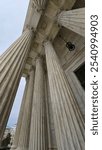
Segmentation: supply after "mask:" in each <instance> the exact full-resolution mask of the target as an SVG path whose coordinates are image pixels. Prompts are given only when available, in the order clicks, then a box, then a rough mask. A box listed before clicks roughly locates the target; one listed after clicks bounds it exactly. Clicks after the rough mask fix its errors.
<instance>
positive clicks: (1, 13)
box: [0, 0, 29, 127]
mask: <svg viewBox="0 0 102 150" xmlns="http://www.w3.org/2000/svg"><path fill="white" fill-rule="evenodd" d="M28 4H29V0H3V1H0V55H1V54H2V53H3V52H4V51H5V50H6V49H7V48H8V47H9V46H10V45H11V44H12V43H13V42H14V41H15V40H16V39H17V38H18V37H19V36H20V35H21V34H22V30H23V25H24V21H25V17H26V13H27V8H28ZM24 87H25V79H24V78H22V79H21V82H20V86H19V88H18V92H17V94H16V98H15V102H14V105H13V109H12V111H11V115H10V118H9V121H8V125H7V126H10V127H11V126H13V125H14V124H16V122H17V118H18V113H19V109H20V104H21V100H22V95H23V92H24Z"/></svg>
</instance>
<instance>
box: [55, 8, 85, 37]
mask: <svg viewBox="0 0 102 150" xmlns="http://www.w3.org/2000/svg"><path fill="white" fill-rule="evenodd" d="M57 22H58V23H59V24H60V25H61V26H64V27H66V28H68V29H70V30H72V31H74V32H75V33H78V34H80V35H81V36H85V8H78V9H73V10H70V11H62V12H61V13H60V14H59V15H58V17H57Z"/></svg>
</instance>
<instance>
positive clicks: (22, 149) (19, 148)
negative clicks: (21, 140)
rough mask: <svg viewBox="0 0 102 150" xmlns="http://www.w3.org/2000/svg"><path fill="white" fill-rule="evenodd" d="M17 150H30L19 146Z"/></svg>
mask: <svg viewBox="0 0 102 150" xmlns="http://www.w3.org/2000/svg"><path fill="white" fill-rule="evenodd" d="M16 150H28V148H26V147H25V148H24V147H17V148H16Z"/></svg>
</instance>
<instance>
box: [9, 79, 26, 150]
mask: <svg viewBox="0 0 102 150" xmlns="http://www.w3.org/2000/svg"><path fill="white" fill-rule="evenodd" d="M27 90H28V78H27V79H26V86H25V90H24V94H23V99H22V103H21V107H20V112H19V117H18V121H17V126H16V132H15V137H14V142H13V145H12V147H11V150H14V149H16V148H17V146H18V140H19V135H20V131H21V125H22V119H23V115H24V107H25V103H26V95H27Z"/></svg>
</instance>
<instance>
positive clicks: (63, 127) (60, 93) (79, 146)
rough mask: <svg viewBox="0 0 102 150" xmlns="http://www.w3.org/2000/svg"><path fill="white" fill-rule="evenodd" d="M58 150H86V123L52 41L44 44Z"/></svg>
mask: <svg viewBox="0 0 102 150" xmlns="http://www.w3.org/2000/svg"><path fill="white" fill-rule="evenodd" d="M44 47H45V55H46V63H47V70H48V79H49V87H50V95H51V103H52V110H53V116H54V126H55V134H56V141H57V148H58V150H84V147H85V145H84V123H83V119H82V116H81V114H80V113H79V112H80V110H79V109H78V108H77V109H76V103H75V98H74V95H73V93H72V91H71V89H70V85H69V83H68V81H67V78H66V76H65V73H64V71H63V69H62V67H61V65H60V62H59V59H58V57H57V55H56V53H55V50H54V48H53V46H52V44H51V42H50V41H47V42H45V43H44Z"/></svg>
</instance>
